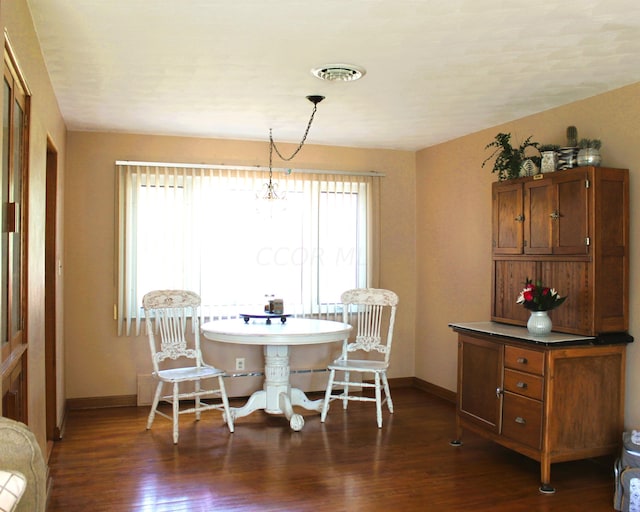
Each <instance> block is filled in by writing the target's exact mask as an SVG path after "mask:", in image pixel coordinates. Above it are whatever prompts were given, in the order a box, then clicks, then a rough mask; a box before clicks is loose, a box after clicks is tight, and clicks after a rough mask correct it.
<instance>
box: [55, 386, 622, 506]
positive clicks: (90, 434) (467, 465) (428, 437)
mask: <svg viewBox="0 0 640 512" xmlns="http://www.w3.org/2000/svg"><path fill="white" fill-rule="evenodd" d="M393 399H394V405H395V413H394V414H393V415H390V414H389V412H388V411H385V412H384V413H383V420H384V425H383V428H382V429H381V430H379V429H378V428H377V427H376V423H375V407H374V405H373V404H368V403H360V402H354V403H351V404H350V405H349V409H348V411H347V412H346V413H345V412H344V411H343V410H342V408H341V406H340V404H338V403H336V402H334V404H333V406H332V408H331V410H330V411H329V415H328V417H327V421H326V423H324V424H322V423H320V417H319V415H318V414H317V413H314V412H310V411H302V410H300V411H299V412H301V413H303V414H304V416H305V422H306V424H305V426H304V429H303V430H302V431H301V432H292V431H291V430H290V428H289V426H288V423H287V421H286V419H284V418H283V417H281V416H270V415H267V414H265V413H262V412H258V413H254V414H252V415H250V416H248V417H245V418H240V419H239V420H238V421H237V422H236V429H235V433H234V434H230V433H229V431H228V430H227V428H226V426H225V425H224V424H223V423H222V417H221V415H220V413H218V412H209V413H205V414H204V415H203V418H202V420H201V421H200V422H194V421H193V416H186V415H185V416H183V417H182V418H181V424H180V443H179V444H178V445H177V446H174V445H173V443H172V441H171V423H170V422H169V421H168V420H166V419H164V418H161V417H156V420H155V422H154V424H153V427H152V429H151V430H149V431H147V430H146V429H145V424H146V417H147V414H148V408H147V407H121V408H111V409H94V410H76V411H70V412H69V415H68V418H67V426H66V430H65V436H64V439H63V440H62V441H59V442H57V443H56V444H55V446H54V448H53V451H52V454H51V458H50V460H49V467H50V475H51V477H52V479H53V487H52V491H51V494H50V500H49V508H48V511H49V512H75V511H82V512H100V511H110V512H120V511H123V512H143V511H144V512H161V511H172V512H173V511H207V512H208V511H236V512H254V511H279V512H283V511H287V512H289V511H295V512H298V511H302V512H304V511H314V512H324V511H349V512H352V511H355V512H359V511H382V510H384V511H414V510H415V511H427V512H432V511H433V512H437V511H447V512H450V511H466V510H473V511H476V512H482V511H492V512H500V511H509V512H519V511H522V512H531V511H544V512H548V511H562V512H567V511H580V512H585V511H589V512H599V511H611V510H613V506H612V500H613V472H612V462H613V461H612V459H609V458H604V459H594V460H585V461H577V462H567V463H560V464H554V465H552V467H551V480H552V484H553V485H554V486H555V487H556V489H557V492H556V493H555V494H553V495H543V494H540V493H539V492H538V485H539V480H540V470H539V464H538V463H537V462H535V461H532V460H530V459H528V458H526V457H523V456H521V455H518V454H516V453H513V452H511V451H509V450H507V449H505V448H502V447H500V446H498V445H496V444H493V443H491V442H489V441H485V440H484V439H482V438H480V437H478V436H477V435H475V434H473V433H470V432H465V435H464V442H465V444H464V446H462V447H460V448H454V447H452V446H450V445H449V441H450V440H451V439H453V437H454V436H455V408H454V405H453V404H451V403H449V402H447V401H444V400H442V399H440V398H438V397H435V396H433V395H431V394H428V393H425V392H424V391H420V390H417V389H413V388H400V389H394V390H393ZM235 405H239V404H235Z"/></svg>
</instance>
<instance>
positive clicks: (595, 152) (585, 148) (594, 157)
mask: <svg viewBox="0 0 640 512" xmlns="http://www.w3.org/2000/svg"><path fill="white" fill-rule="evenodd" d="M578 147H579V148H580V150H579V151H578V165H579V166H580V167H582V166H585V165H593V166H596V167H598V166H599V165H600V162H601V160H602V159H601V157H600V148H601V147H602V142H601V141H600V139H580V142H578Z"/></svg>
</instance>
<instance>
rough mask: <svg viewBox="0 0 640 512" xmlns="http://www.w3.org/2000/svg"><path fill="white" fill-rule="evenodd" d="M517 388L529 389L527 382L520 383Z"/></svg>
mask: <svg viewBox="0 0 640 512" xmlns="http://www.w3.org/2000/svg"><path fill="white" fill-rule="evenodd" d="M516 387H519V388H520V389H527V383H526V382H518V383H517V384H516Z"/></svg>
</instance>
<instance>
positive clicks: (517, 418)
mask: <svg viewBox="0 0 640 512" xmlns="http://www.w3.org/2000/svg"><path fill="white" fill-rule="evenodd" d="M515 422H516V423H520V425H524V424H526V423H527V420H525V419H524V418H523V417H521V416H517V417H516V419H515Z"/></svg>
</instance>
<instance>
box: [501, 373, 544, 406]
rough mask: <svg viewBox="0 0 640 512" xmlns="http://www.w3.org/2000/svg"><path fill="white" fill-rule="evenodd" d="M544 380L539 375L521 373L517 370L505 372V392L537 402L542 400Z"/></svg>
mask: <svg viewBox="0 0 640 512" xmlns="http://www.w3.org/2000/svg"><path fill="white" fill-rule="evenodd" d="M542 386H543V380H542V377H540V376H539V375H531V374H530V373H524V372H519V371H516V370H507V369H505V371H504V390H505V391H510V392H512V393H516V394H518V395H523V396H526V397H529V398H533V399H535V400H542Z"/></svg>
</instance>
